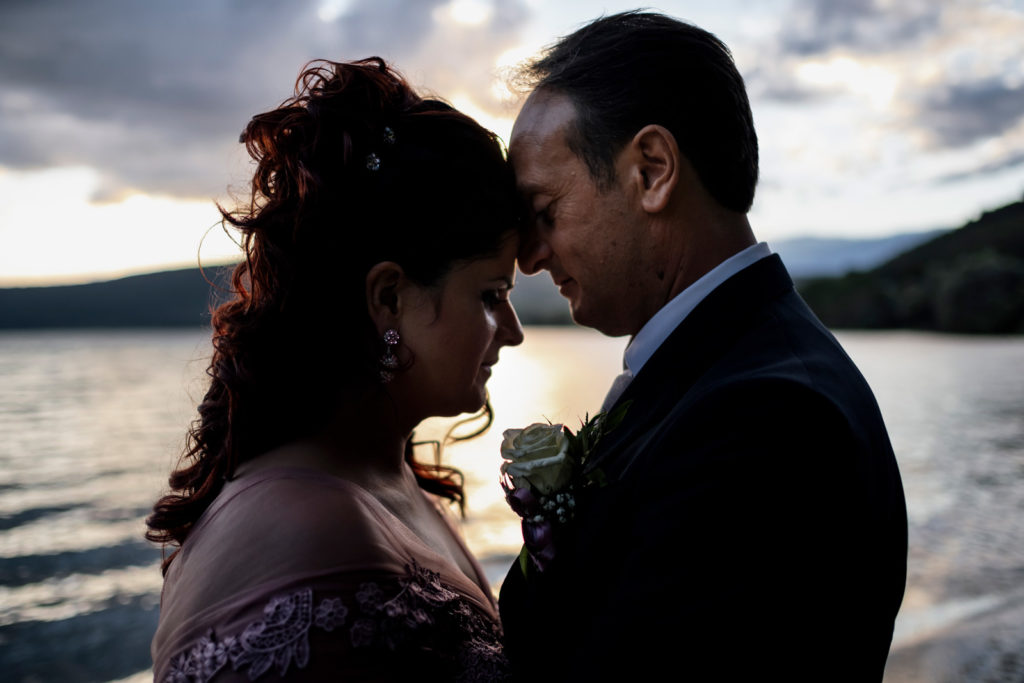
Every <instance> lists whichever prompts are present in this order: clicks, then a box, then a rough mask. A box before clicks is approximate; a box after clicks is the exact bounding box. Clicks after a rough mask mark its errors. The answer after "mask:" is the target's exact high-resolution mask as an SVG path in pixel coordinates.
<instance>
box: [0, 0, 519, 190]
mask: <svg viewBox="0 0 1024 683" xmlns="http://www.w3.org/2000/svg"><path fill="white" fill-rule="evenodd" d="M484 4H486V6H487V8H489V12H488V13H487V14H486V16H485V17H484V19H483V20H482V21H479V22H477V23H476V24H473V25H467V24H464V23H460V22H459V21H458V20H457V18H449V15H448V14H447V13H446V12H445V11H444V10H445V7H444V5H445V2H444V0H354V1H352V2H348V3H341V4H338V3H335V5H336V9H337V10H339V11H336V12H335V16H334V17H330V18H329V19H330V20H327V21H325V20H324V18H323V16H324V13H323V12H322V11H321V10H322V9H323V7H324V4H323V0H322V1H321V2H317V1H314V0H296V1H295V2H288V3H284V2H279V1H277V0H274V1H270V0H182V1H180V2H174V3H171V2H138V1H137V0H90V1H89V2H80V1H79V0H51V1H48V2H45V3H42V2H31V1H28V0H23V1H21V2H5V3H3V5H2V6H0V166H6V167H9V168H19V169H35V168H42V167H46V166H52V165H64V166H88V167H91V168H95V169H97V170H98V171H99V172H100V174H101V177H102V178H103V190H102V193H103V194H104V195H106V196H108V197H115V196H118V195H119V194H123V193H126V192H130V191H135V190H141V191H146V192H151V193H157V194H169V195H174V196H180V197H209V196H214V195H219V194H221V193H222V191H223V189H224V188H225V185H226V184H227V182H228V181H229V180H230V179H229V178H227V177H226V169H227V167H228V165H229V160H230V159H232V158H233V156H234V155H237V153H238V149H237V148H238V145H237V138H238V133H239V132H240V131H241V130H242V128H243V127H244V125H245V123H246V122H247V121H248V120H249V117H250V116H252V115H253V114H255V113H257V112H259V111H264V110H266V109H268V108H270V107H273V106H275V105H277V104H278V103H279V102H280V101H281V100H283V99H285V97H287V96H288V95H290V94H291V89H292V86H293V84H294V81H295V77H296V76H297V75H298V72H299V69H300V67H301V66H302V65H303V64H304V63H305V62H307V61H309V60H311V59H314V58H330V59H343V60H349V59H356V58H361V57H366V56H370V55H374V54H376V55H381V56H383V57H385V58H387V59H389V60H391V61H393V62H394V63H395V64H396V65H397V66H398V67H399V69H400V70H402V71H403V72H405V73H406V74H407V75H408V76H410V79H411V80H413V82H414V83H416V84H419V85H426V86H429V87H430V88H432V89H434V90H436V91H437V92H439V93H440V94H441V95H447V94H448V93H447V92H446V90H448V89H450V88H452V87H454V84H455V83H460V82H464V81H465V80H466V76H468V78H469V80H468V83H469V84H470V87H472V88H473V94H474V103H475V104H477V105H478V106H480V107H481V108H482V109H484V110H491V111H498V110H499V106H500V103H499V102H498V101H497V99H496V98H495V97H493V96H491V95H490V80H489V79H490V77H491V73H490V70H492V69H493V65H494V63H495V61H496V59H497V57H498V55H499V54H501V53H502V52H503V51H504V50H506V49H508V48H509V47H511V46H512V45H514V44H515V42H516V40H517V39H518V32H519V30H520V29H521V27H522V25H523V24H524V22H525V20H526V18H527V12H526V10H525V9H524V7H525V4H524V2H522V1H520V0H493V2H491V3H489V4H488V3H484ZM442 38H443V39H442Z"/></svg>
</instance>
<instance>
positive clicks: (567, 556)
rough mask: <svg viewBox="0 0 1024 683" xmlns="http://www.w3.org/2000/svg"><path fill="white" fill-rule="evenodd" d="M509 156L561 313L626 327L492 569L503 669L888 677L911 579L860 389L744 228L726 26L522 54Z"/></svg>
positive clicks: (858, 379)
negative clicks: (520, 540)
mask: <svg viewBox="0 0 1024 683" xmlns="http://www.w3.org/2000/svg"><path fill="white" fill-rule="evenodd" d="M527 75H528V76H529V77H531V78H532V82H533V84H534V90H533V92H532V94H531V95H530V97H529V99H528V100H527V101H526V103H525V105H524V106H523V109H522V111H521V113H520V114H519V117H518V119H517V120H516V124H515V128H514V130H513V132H512V137H511V143H510V158H511V160H512V163H513V165H514V167H515V170H516V175H517V182H518V184H519V187H520V189H521V191H522V193H523V195H524V197H525V199H526V201H527V202H528V203H529V205H530V207H531V215H532V221H533V223H532V227H531V229H530V234H529V236H528V238H527V239H526V240H525V241H524V243H523V245H522V247H521V251H520V267H521V268H522V270H523V271H524V272H526V273H532V272H537V271H540V270H547V271H549V272H550V274H551V277H552V279H553V280H554V281H555V284H556V285H558V287H559V289H560V290H561V293H562V295H563V296H564V297H566V298H567V299H568V300H569V303H570V306H571V309H572V315H573V318H574V319H575V320H576V321H577V322H578V323H580V324H582V325H587V326H589V327H594V328H596V329H598V330H600V331H601V332H603V333H605V334H607V335H612V336H618V335H631V336H632V341H631V343H630V344H629V346H628V348H627V350H626V355H625V366H626V370H627V372H626V373H624V378H623V379H624V381H617V382H616V385H617V387H616V392H617V391H618V390H619V389H621V387H623V386H624V391H622V393H621V395H618V396H615V395H612V396H609V399H608V401H607V403H606V405H609V406H610V405H620V406H621V405H623V404H626V403H627V402H628V408H627V410H626V414H625V419H624V420H623V422H622V423H621V424H620V425H619V426H618V427H617V428H615V430H614V431H612V432H611V433H610V434H608V435H606V436H605V437H604V438H603V440H602V441H601V442H600V443H599V444H598V446H597V447H596V450H595V451H594V452H593V453H592V456H591V459H590V461H589V462H590V466H592V467H593V468H595V469H598V470H600V472H601V475H602V477H603V480H604V481H605V482H606V484H605V485H603V486H600V487H592V488H589V489H587V490H586V491H585V492H584V494H585V495H584V496H583V497H582V499H580V500H578V501H577V509H576V516H575V519H574V520H573V522H572V523H571V526H569V527H565V528H564V534H563V536H562V537H561V538H560V539H559V540H558V543H557V544H556V547H555V555H554V559H553V560H552V561H551V563H550V565H548V566H547V567H546V568H545V570H544V571H543V572H540V571H536V570H535V568H534V567H530V569H529V571H528V572H527V573H526V575H524V572H523V570H522V568H521V567H520V565H519V563H516V565H514V566H513V567H512V568H511V570H510V571H509V574H508V576H507V578H506V579H505V582H504V584H503V586H502V589H501V600H500V604H501V616H502V620H503V624H504V628H505V633H506V641H507V643H506V649H507V654H508V656H509V658H510V660H511V661H512V663H513V666H514V668H515V670H516V674H517V677H518V678H519V679H521V680H559V681H575V680H580V681H584V680H587V681H589V680H637V681H647V680H681V681H694V682H703V681H760V680H775V679H781V680H783V681H827V682H831V681H858V682H863V681H880V680H881V678H882V673H883V670H884V667H885V660H886V656H887V654H888V650H889V646H890V643H891V639H892V634H893V620H894V618H895V616H896V612H897V610H898V609H899V605H900V601H901V600H902V597H903V589H904V582H905V577H906V553H907V526H906V525H907V519H906V508H905V504H904V499H903V490H902V486H901V483H900V476H899V472H898V470H897V467H896V461H895V459H894V457H893V452H892V448H891V446H890V444H889V439H888V436H887V434H886V430H885V425H884V424H883V422H882V417H881V415H880V414H879V410H878V406H877V404H876V402H875V399H874V397H873V395H872V393H871V390H870V389H869V388H868V386H867V384H866V383H865V381H864V379H863V377H862V376H861V375H860V373H859V372H858V370H857V368H856V367H855V366H854V364H853V362H852V361H851V360H850V359H849V358H848V357H847V355H846V354H845V353H844V352H843V349H842V348H841V347H840V346H839V344H838V342H836V340H835V339H834V338H833V337H832V335H831V334H829V332H828V331H827V330H826V329H825V328H824V327H823V326H822V324H821V323H820V322H819V321H818V320H817V318H815V316H814V314H813V313H812V312H811V311H810V310H809V309H808V308H807V306H806V305H805V304H804V302H803V301H802V300H801V299H800V297H799V296H798V295H797V293H796V292H795V291H794V289H793V283H792V281H791V280H790V278H789V275H788V274H787V272H786V269H785V267H784V266H783V264H782V261H781V260H780V259H779V257H778V256H777V255H773V254H772V253H771V252H770V250H769V248H768V246H767V245H765V244H764V243H758V242H757V241H756V240H755V238H754V235H753V233H752V231H751V228H750V225H749V223H748V221H747V216H746V213H747V211H748V210H749V208H750V206H751V203H752V201H753V197H754V186H755V184H756V182H757V174H758V168H757V138H756V135H755V133H754V127H753V120H752V117H751V112H750V107H749V104H748V101H747V95H746V92H745V89H744V85H743V80H742V78H741V77H740V75H739V73H738V72H737V70H736V66H735V64H734V63H733V61H732V57H731V55H730V53H729V51H728V49H727V48H726V47H725V46H724V45H723V44H722V43H721V42H719V41H718V40H717V39H716V38H715V37H714V36H712V35H710V34H708V33H707V32H705V31H702V30H701V29H698V28H696V27H693V26H690V25H687V24H683V23H680V22H678V21H675V20H673V19H670V18H667V17H665V16H662V15H658V14H650V13H641V12H629V13H624V14H618V15H614V16H609V17H605V18H602V19H599V20H597V21H595V22H593V23H591V24H589V25H587V26H585V27H583V28H581V29H580V30H578V31H577V32H576V33H574V34H572V35H570V36H568V37H566V38H564V39H563V40H561V41H560V42H559V43H558V44H557V45H555V46H554V47H553V48H552V49H551V50H549V51H548V52H547V53H546V54H545V55H544V56H543V57H542V58H541V59H539V60H538V61H537V62H535V63H533V64H532V65H530V66H529V67H527Z"/></svg>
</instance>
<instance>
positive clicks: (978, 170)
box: [935, 150, 1024, 185]
mask: <svg viewBox="0 0 1024 683" xmlns="http://www.w3.org/2000/svg"><path fill="white" fill-rule="evenodd" d="M1022 165H1024V150H1020V151H1017V152H1012V153H1009V154H1006V155H1004V156H1002V157H1000V158H998V159H995V160H994V161H988V162H984V163H981V164H979V165H978V166H975V167H974V168H971V169H970V170H969V171H958V172H956V173H948V174H946V175H943V176H941V177H939V178H937V179H936V180H935V184H937V185H952V184H955V183H958V182H960V181H963V180H973V179H976V178H978V177H981V176H986V175H989V174H993V173H999V172H1000V171H1006V170H1009V169H1011V168H1014V167H1016V166H1022Z"/></svg>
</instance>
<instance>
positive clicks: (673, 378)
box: [586, 254, 793, 479]
mask: <svg viewBox="0 0 1024 683" xmlns="http://www.w3.org/2000/svg"><path fill="white" fill-rule="evenodd" d="M792 289H793V281H792V280H791V279H790V277H789V274H788V273H787V272H786V268H785V266H783V265H782V260H781V259H780V258H779V256H778V255H777V254H773V255H771V256H769V257H766V258H764V259H761V260H760V261H758V262H756V263H754V264H753V265H751V266H749V267H747V268H745V269H743V270H742V271H740V272H739V273H737V274H736V275H734V276H733V277H731V278H729V279H728V280H726V281H725V282H723V283H722V284H721V285H720V286H718V287H717V288H716V289H715V290H714V291H712V292H711V293H710V294H708V296H707V297H705V298H704V300H703V301H701V302H700V303H699V304H698V305H697V306H696V308H694V309H693V311H692V312H691V313H690V314H689V315H688V316H687V317H686V319H684V320H683V321H682V322H681V323H679V325H678V326H677V327H676V329H675V330H674V331H673V332H672V334H671V335H669V337H668V339H666V340H665V342H664V343H663V344H662V345H661V346H660V347H659V348H658V350H657V351H656V352H655V353H654V355H653V356H651V358H650V360H648V361H647V363H646V364H645V365H644V367H643V369H642V370H641V371H640V372H639V373H638V374H637V375H636V377H635V378H633V381H632V382H631V383H630V384H629V386H628V387H626V390H625V391H624V392H623V393H622V395H621V396H620V397H619V398H618V400H617V401H616V402H615V404H614V406H618V405H621V404H622V403H624V402H626V401H632V404H631V405H630V407H629V408H628V410H627V412H626V416H625V418H624V419H623V421H622V423H621V424H620V425H619V427H618V428H617V429H615V430H614V431H612V432H611V433H610V434H608V435H606V436H605V437H604V438H603V439H602V440H601V442H600V443H599V444H598V446H597V448H596V450H595V452H594V453H593V454H592V456H591V457H590V459H589V460H588V463H587V468H586V469H587V470H593V469H596V468H598V467H600V468H601V470H602V471H603V472H604V473H605V475H606V476H608V477H610V478H613V479H614V478H616V477H617V476H620V475H621V474H623V473H624V472H625V470H626V469H628V467H629V464H630V463H631V461H632V460H633V458H635V457H636V456H637V455H638V454H639V453H640V452H642V450H643V443H642V439H641V438H639V437H640V436H641V435H643V434H645V433H649V432H650V431H651V427H653V426H654V425H655V424H657V423H658V422H660V421H661V420H662V419H664V417H665V415H666V414H667V413H668V411H669V410H671V409H672V407H673V406H674V405H676V404H677V403H678V402H679V401H680V400H681V399H682V397H683V396H684V395H685V394H686V392H687V391H689V389H690V387H692V386H693V384H694V382H696V381H697V380H698V379H699V378H700V377H701V376H702V375H703V374H704V373H705V372H707V370H708V369H709V368H710V367H711V366H712V365H713V364H714V363H715V361H717V360H718V359H719V358H721V356H722V355H723V354H724V353H725V352H726V351H728V349H729V348H731V347H732V346H733V344H735V342H736V340H737V339H738V338H739V337H740V335H741V334H742V333H743V332H744V331H745V330H746V329H748V328H749V327H750V326H751V325H752V324H753V323H754V322H755V321H756V320H757V318H758V315H759V314H760V313H761V312H762V311H763V310H764V307H765V306H766V304H768V303H769V302H771V301H773V300H775V299H777V298H778V297H779V296H781V295H783V294H785V293H786V292H789V291H791V290H792ZM614 406H613V409H614Z"/></svg>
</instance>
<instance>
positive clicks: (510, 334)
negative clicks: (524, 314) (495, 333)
mask: <svg viewBox="0 0 1024 683" xmlns="http://www.w3.org/2000/svg"><path fill="white" fill-rule="evenodd" d="M499 325H500V327H499V334H500V335H501V337H500V339H499V342H500V343H501V345H502V346H519V345H520V344H522V343H523V326H522V325H521V324H520V323H519V316H518V315H516V309H515V308H513V307H512V304H511V303H510V304H509V305H508V306H505V310H504V311H502V318H501V321H500V322H499Z"/></svg>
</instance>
